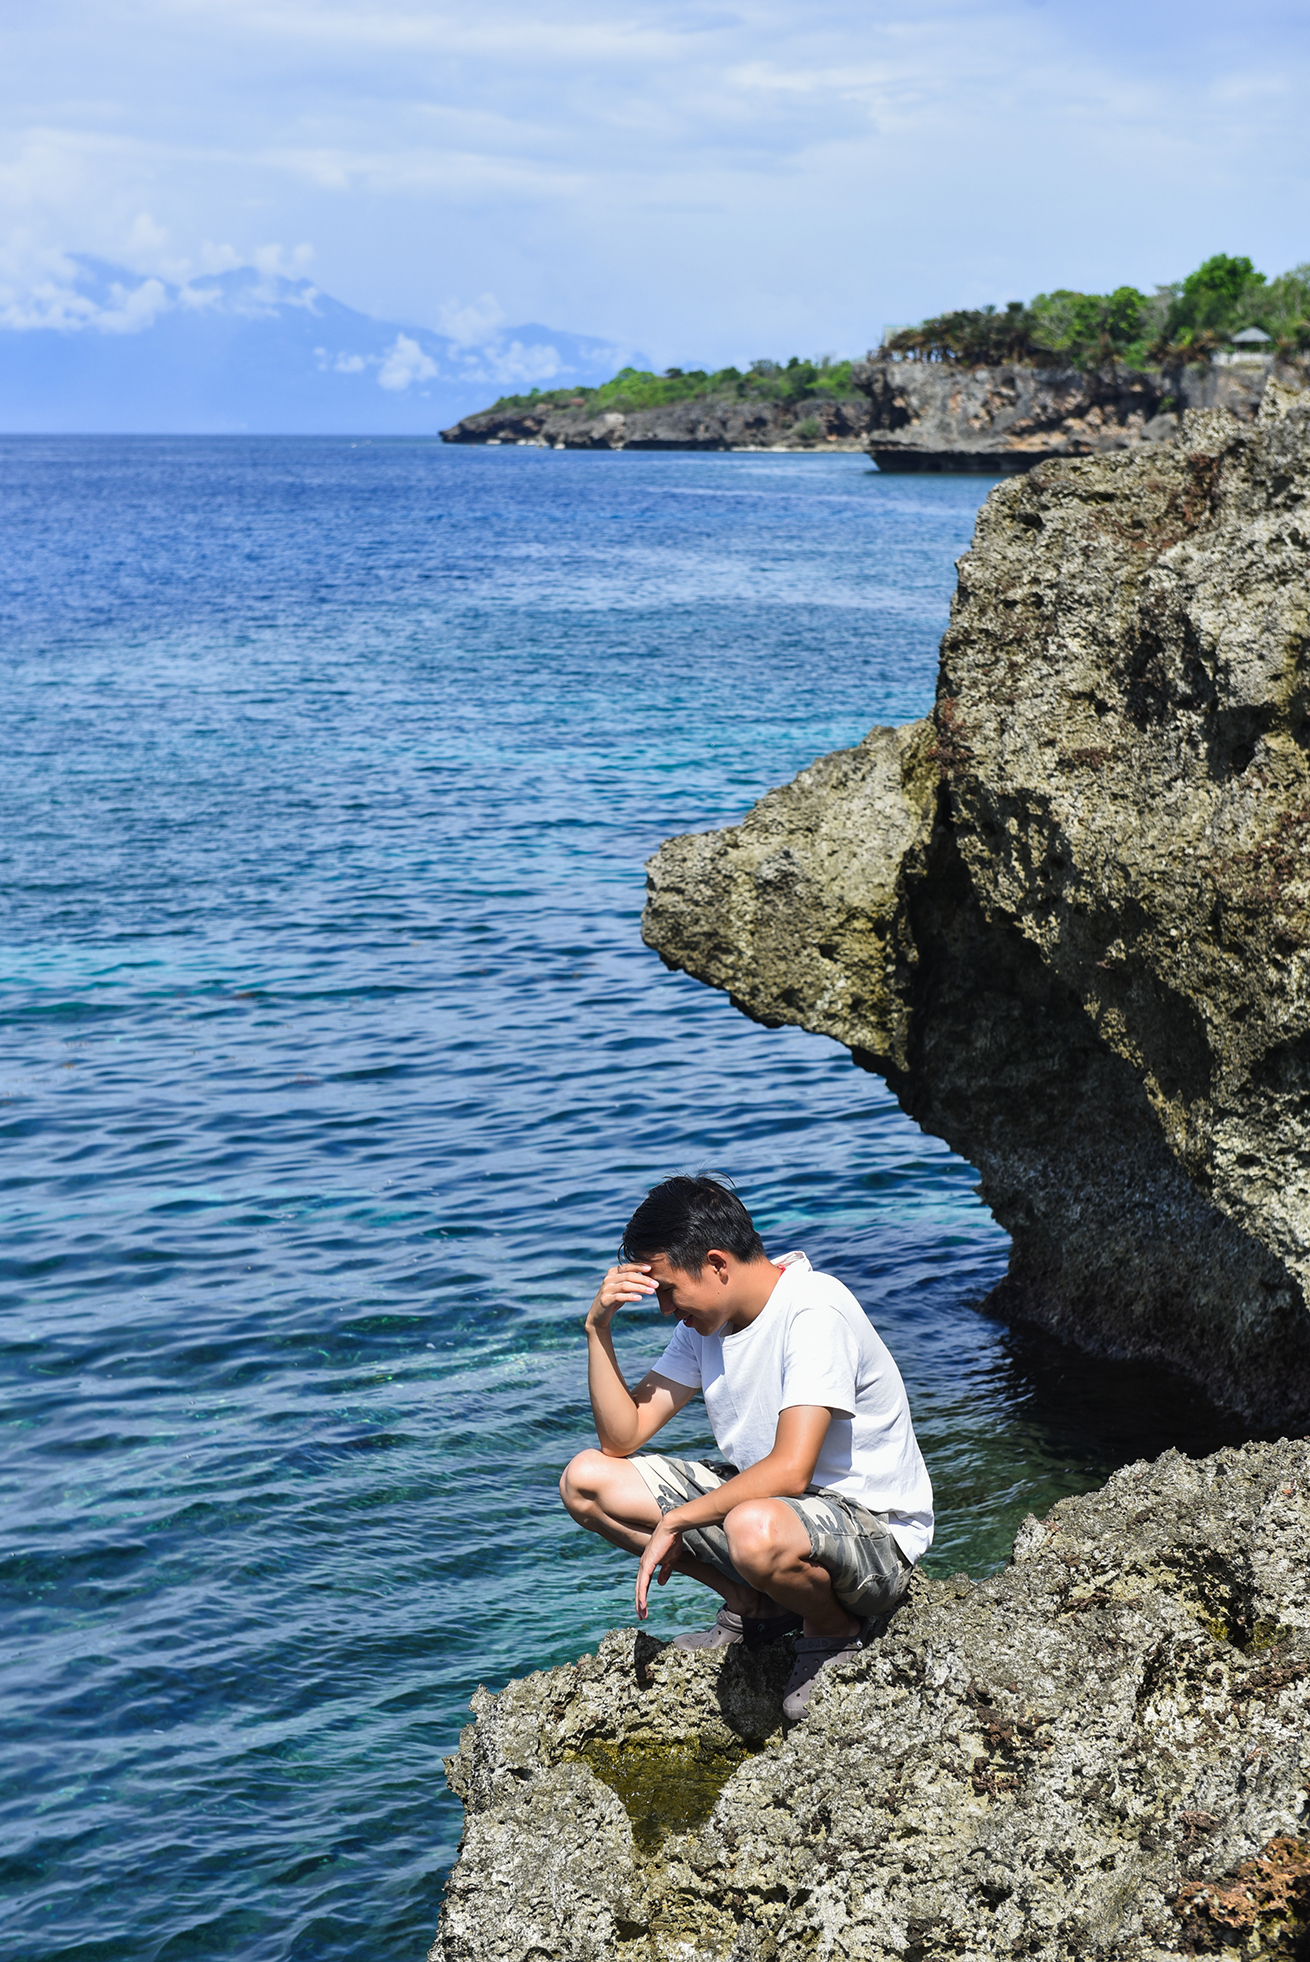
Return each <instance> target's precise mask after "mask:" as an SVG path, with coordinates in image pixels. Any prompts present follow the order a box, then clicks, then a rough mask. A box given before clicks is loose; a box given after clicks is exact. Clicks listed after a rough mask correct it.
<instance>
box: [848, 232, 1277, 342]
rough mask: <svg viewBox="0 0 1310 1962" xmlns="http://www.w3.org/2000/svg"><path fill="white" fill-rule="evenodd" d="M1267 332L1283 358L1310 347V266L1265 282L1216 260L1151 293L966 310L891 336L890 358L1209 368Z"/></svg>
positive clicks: (1051, 297)
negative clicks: (1243, 335)
mask: <svg viewBox="0 0 1310 1962" xmlns="http://www.w3.org/2000/svg"><path fill="white" fill-rule="evenodd" d="M1248 327H1257V328H1259V329H1260V331H1261V332H1262V333H1265V334H1268V335H1269V337H1270V340H1271V341H1272V343H1273V350H1272V351H1276V352H1277V353H1279V354H1283V355H1292V354H1300V353H1303V352H1304V351H1305V350H1306V349H1308V348H1310V265H1302V266H1296V267H1294V268H1293V269H1292V271H1291V272H1287V273H1283V274H1281V275H1280V276H1279V277H1278V278H1277V279H1266V277H1265V275H1264V274H1263V273H1261V272H1257V271H1256V269H1255V267H1254V266H1253V265H1252V263H1251V261H1250V260H1249V259H1246V258H1233V257H1231V256H1230V255H1229V254H1228V253H1226V252H1218V253H1216V254H1215V256H1214V257H1213V258H1211V259H1207V260H1206V262H1205V264H1204V265H1202V266H1198V267H1197V269H1196V271H1195V272H1193V273H1189V274H1188V276H1187V278H1186V279H1181V280H1176V281H1175V282H1174V283H1173V284H1172V285H1169V286H1160V287H1157V288H1156V291H1155V292H1154V293H1153V294H1151V295H1149V296H1148V295H1147V294H1145V293H1142V292H1139V291H1138V289H1137V287H1135V286H1118V287H1116V288H1115V290H1114V292H1113V293H1078V292H1074V291H1072V290H1071V289H1069V288H1067V287H1059V288H1057V289H1056V290H1055V291H1054V292H1051V293H1039V294H1038V295H1037V297H1036V299H1034V300H1031V301H1029V302H1028V303H1027V304H1025V303H1024V301H1022V300H1011V301H1010V303H1009V305H1008V306H1007V307H1005V308H1004V310H1001V309H998V308H996V307H964V308H958V309H956V310H955V311H954V312H951V313H943V314H938V315H937V316H936V317H935V318H934V319H932V320H925V321H922V322H921V323H920V324H919V326H917V327H905V328H902V329H901V330H900V332H898V333H895V334H891V335H889V336H888V339H887V343H886V352H887V353H889V354H899V355H902V356H904V355H908V356H909V357H910V358H911V359H917V360H920V361H958V362H960V363H962V364H965V365H969V366H978V367H995V366H996V365H998V364H999V363H1000V362H1003V361H1022V362H1031V363H1032V364H1033V365H1035V366H1037V367H1047V368H1049V367H1060V366H1071V367H1075V368H1098V367H1104V366H1105V365H1107V364H1108V363H1112V362H1122V363H1123V364H1124V365H1125V366H1126V367H1130V368H1142V367H1160V366H1164V367H1168V366H1171V365H1177V364H1178V363H1180V362H1187V361H1205V360H1208V359H1209V357H1210V356H1211V354H1213V353H1215V352H1216V351H1217V350H1218V349H1220V348H1222V347H1223V346H1224V345H1225V344H1226V343H1228V342H1230V341H1231V340H1232V337H1233V335H1234V334H1237V333H1240V332H1241V331H1242V329H1243V328H1248Z"/></svg>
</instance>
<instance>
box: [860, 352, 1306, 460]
mask: <svg viewBox="0 0 1310 1962" xmlns="http://www.w3.org/2000/svg"><path fill="white" fill-rule="evenodd" d="M1268 372H1269V364H1267V363H1260V362H1257V363H1256V364H1254V365H1253V366H1252V367H1238V368H1231V367H1214V366H1212V365H1210V364H1209V363H1206V364H1204V365H1201V364H1196V365H1193V366H1191V367H1183V368H1179V369H1176V370H1155V371H1145V372H1144V371H1140V370H1137V369H1132V368H1121V367H1119V366H1118V365H1117V364H1116V365H1112V366H1110V367H1107V368H1103V369H1099V370H1098V369H1092V370H1090V371H1083V370H1081V369H1078V368H1034V367H1031V366H1029V365H1027V364H1025V363H1022V362H1013V363H1007V364H1002V365H998V366H996V367H988V368H970V367H967V366H965V365H964V364H963V363H957V362H953V361H952V362H943V361H905V360H900V361H898V360H891V359H888V358H885V357H884V358H883V359H881V360H879V359H872V358H871V359H870V360H868V361H861V362H858V363H857V364H856V365H855V367H854V368H853V369H852V371H851V379H852V381H853V382H854V383H855V385H856V387H857V388H859V389H861V390H862V391H863V392H864V394H865V395H867V396H868V398H869V435H868V449H869V452H870V454H871V455H872V456H873V457H874V458H875V459H876V461H877V464H878V468H879V469H880V470H893V471H896V470H929V471H943V470H945V471H952V470H955V471H990V472H992V473H996V472H1013V471H1021V470H1030V469H1031V468H1032V466H1033V465H1034V464H1035V463H1036V462H1038V461H1039V460H1040V459H1041V458H1042V457H1047V456H1093V455H1096V454H1097V453H1099V452H1101V451H1106V450H1122V449H1138V448H1140V447H1141V446H1142V445H1143V444H1144V443H1145V444H1149V443H1171V442H1173V441H1175V439H1176V437H1177V434H1178V423H1179V416H1180V414H1181V413H1183V412H1184V411H1186V410H1187V409H1199V408H1206V409H1213V408H1224V409H1228V410H1229V411H1230V412H1231V413H1232V414H1234V415H1236V416H1238V417H1239V418H1240V419H1242V420H1245V421H1250V420H1251V419H1252V418H1253V417H1254V415H1255V413H1256V410H1257V409H1258V407H1259V404H1260V399H1261V396H1262V394H1263V392H1264V387H1265V382H1266V379H1267V375H1268Z"/></svg>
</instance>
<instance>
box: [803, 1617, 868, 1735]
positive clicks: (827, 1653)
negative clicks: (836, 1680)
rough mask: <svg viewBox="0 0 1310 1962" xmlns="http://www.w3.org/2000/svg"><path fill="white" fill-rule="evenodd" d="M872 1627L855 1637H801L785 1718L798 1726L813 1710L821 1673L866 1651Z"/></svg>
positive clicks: (861, 1628)
mask: <svg viewBox="0 0 1310 1962" xmlns="http://www.w3.org/2000/svg"><path fill="white" fill-rule="evenodd" d="M868 1626H869V1624H868V1623H867V1622H864V1621H862V1622H861V1623H860V1625H859V1627H858V1628H857V1629H856V1631H855V1633H854V1634H853V1635H801V1636H800V1637H798V1639H797V1642H796V1662H795V1665H794V1667H793V1669H792V1672H791V1674H790V1676H788V1678H787V1687H786V1689H785V1690H784V1691H783V1693H782V1714H783V1716H784V1717H786V1719H787V1721H788V1722H789V1723H793V1724H794V1723H796V1722H797V1721H798V1719H799V1718H801V1717H803V1716H804V1715H805V1712H806V1710H807V1709H808V1708H809V1702H810V1698H811V1696H812V1695H813V1694H814V1685H815V1683H816V1682H817V1681H818V1678H819V1671H820V1670H821V1669H826V1668H827V1667H828V1664H829V1663H830V1662H845V1661H846V1660H847V1659H848V1657H850V1656H853V1655H858V1654H859V1653H860V1651H861V1649H863V1648H864V1647H865V1640H864V1638H865V1634H866V1631H867V1629H868Z"/></svg>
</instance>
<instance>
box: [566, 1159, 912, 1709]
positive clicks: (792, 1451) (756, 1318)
mask: <svg viewBox="0 0 1310 1962" xmlns="http://www.w3.org/2000/svg"><path fill="white" fill-rule="evenodd" d="M619 1257H620V1263H621V1264H620V1265H619V1266H617V1267H611V1268H610V1270H609V1272H608V1273H607V1274H606V1276H605V1278H604V1280H603V1281H602V1282H601V1284H600V1291H599V1293H598V1294H597V1296H596V1299H595V1300H594V1301H593V1302H592V1304H591V1308H590V1310H589V1311H588V1314H587V1387H588V1390H589V1391H590V1393H591V1408H592V1411H593V1413H594V1415H595V1419H596V1434H597V1436H598V1437H599V1439H600V1449H599V1451H582V1452H580V1453H579V1454H578V1456H577V1457H576V1458H574V1459H573V1461H572V1463H571V1464H570V1465H569V1467H568V1469H567V1470H566V1471H565V1473H564V1476H563V1478H562V1479H561V1480H560V1496H561V1498H562V1499H563V1501H564V1504H565V1506H566V1507H567V1509H568V1511H569V1513H570V1514H571V1515H572V1517H573V1518H574V1519H576V1520H577V1522H578V1524H579V1525H580V1526H586V1527H588V1528H590V1530H591V1531H592V1532H594V1533H599V1534H601V1536H602V1537H603V1538H604V1539H607V1540H610V1541H612V1542H613V1544H614V1545H615V1546H620V1547H622V1548H623V1549H624V1550H625V1552H628V1553H633V1554H637V1555H639V1557H640V1565H639V1566H638V1569H637V1615H638V1618H639V1619H640V1620H642V1621H644V1620H645V1618H646V1594H647V1590H648V1589H649V1587H650V1582H651V1576H652V1575H654V1576H655V1577H656V1578H657V1579H658V1580H659V1581H660V1583H661V1585H662V1584H663V1583H664V1582H665V1581H667V1580H668V1578H669V1575H670V1574H672V1573H679V1574H690V1575H691V1576H692V1578H693V1579H694V1580H698V1581H701V1582H703V1583H704V1585H705V1586H706V1587H709V1588H713V1590H714V1592H715V1593H716V1594H718V1595H720V1596H721V1597H722V1599H723V1603H724V1605H723V1607H722V1608H721V1609H720V1610H719V1614H718V1618H717V1620H716V1621H715V1624H714V1626H713V1628H707V1629H703V1630H699V1631H697V1632H696V1633H694V1634H686V1635H679V1636H677V1637H675V1646H676V1647H678V1648H684V1649H700V1648H729V1647H731V1646H732V1645H733V1644H734V1643H737V1642H744V1643H745V1645H746V1646H747V1648H757V1647H760V1646H761V1645H762V1644H763V1643H765V1642H772V1641H776V1640H777V1639H778V1637H779V1636H781V1635H785V1634H788V1633H790V1632H791V1631H792V1630H795V1629H803V1633H802V1634H801V1635H800V1636H799V1637H798V1639H797V1642H796V1666H795V1668H794V1669H793V1671H792V1674H791V1678H790V1681H789V1682H788V1684H787V1690H786V1694H785V1697H784V1701H783V1710H784V1713H785V1714H786V1716H788V1717H789V1718H791V1719H792V1720H793V1721H794V1720H795V1719H796V1718H797V1717H799V1716H801V1715H802V1714H803V1712H804V1710H805V1707H806V1705H807V1704H808V1702H809V1699H810V1694H811V1691H812V1690H813V1687H814V1681H815V1678H816V1677H817V1676H818V1673H819V1671H820V1670H821V1669H823V1668H825V1667H826V1665H827V1664H828V1663H830V1662H837V1661H840V1660H841V1659H842V1658H844V1657H846V1656H850V1655H854V1654H855V1653H856V1652H857V1651H858V1650H859V1649H861V1648H862V1647H863V1646H864V1644H865V1641H866V1639H867V1638H868V1635H869V1632H870V1624H871V1623H872V1622H874V1621H875V1620H876V1619H877V1618H878V1617H879V1616H881V1615H886V1614H887V1613H888V1612H889V1611H890V1610H891V1609H892V1608H894V1607H895V1606H896V1604H897V1602H898V1601H899V1600H900V1598H901V1596H902V1595H903V1594H904V1592H905V1590H906V1588H907V1587H908V1585H909V1580H910V1575H911V1573H912V1571H913V1568H914V1563H915V1561H916V1560H918V1559H920V1558H921V1557H922V1555H923V1554H924V1553H926V1552H927V1550H928V1548H929V1546H930V1545H931V1544H932V1530H933V1517H932V1486H931V1484H930V1482H929V1479H928V1471H927V1467H926V1466H925V1464H924V1462H923V1457H922V1454H921V1453H920V1450H919V1446H918V1443H917V1441H916V1439H915V1435H914V1427H913V1425H912V1424H911V1422H910V1407H909V1404H908V1402H907V1401H906V1396H905V1386H904V1384H903V1383H902V1382H901V1377H900V1371H899V1370H898V1369H897V1367H896V1364H895V1363H894V1362H893V1361H892V1358H891V1356H890V1355H889V1353H888V1351H887V1350H886V1348H885V1347H884V1346H883V1344H882V1342H881V1341H880V1340H879V1338H878V1336H877V1335H876V1334H875V1332H874V1330H873V1327H872V1325H871V1324H870V1322H869V1320H868V1318H867V1317H866V1315H865V1313H864V1310H863V1309H862V1308H861V1307H860V1304H859V1302H858V1301H857V1300H856V1299H855V1296H854V1295H853V1294H851V1293H850V1291H849V1289H847V1288H844V1287H843V1286H842V1284H841V1282H840V1281H837V1280H834V1279H833V1277H832V1276H831V1275H830V1274H816V1273H815V1272H814V1270H813V1268H812V1267H811V1266H810V1263H809V1261H808V1260H807V1259H806V1258H805V1255H804V1254H801V1253H789V1254H787V1255H785V1256H784V1258H783V1259H782V1260H778V1261H773V1260H770V1259H769V1257H768V1255H767V1254H766V1253H765V1251H764V1247H763V1244H762V1242H761V1240H760V1236H759V1234H758V1233H757V1232H756V1231H755V1227H754V1225H753V1224H752V1222H751V1217H750V1214H749V1213H748V1212H747V1211H746V1208H745V1207H744V1206H743V1205H742V1203H741V1201H740V1199H738V1197H737V1195H736V1194H735V1193H734V1192H731V1191H729V1190H728V1188H727V1187H726V1186H724V1185H721V1184H720V1183H719V1182H718V1180H717V1179H710V1178H674V1179H666V1180H665V1182H664V1183H663V1184H662V1185H657V1186H656V1187H655V1188H654V1189H653V1191H651V1192H650V1193H649V1194H648V1195H647V1196H646V1198H645V1199H644V1200H643V1201H642V1203H641V1205H640V1206H638V1208H637V1210H636V1212H635V1213H634V1214H633V1216H632V1218H631V1220H630V1221H629V1222H628V1228H627V1231H626V1233H625V1234H624V1236H623V1245H622V1248H621V1249H620V1256H619ZM651 1294H653V1295H655V1296H656V1297H657V1298H658V1301H659V1306H660V1312H661V1313H662V1314H665V1315H673V1316H676V1317H677V1320H678V1324H679V1326H678V1327H677V1328H676V1329H675V1330H674V1333H673V1339H672V1341H671V1342H670V1343H669V1345H668V1347H667V1348H666V1349H665V1351H664V1354H663V1355H662V1356H661V1357H660V1359H659V1362H658V1364H657V1365H656V1367H655V1368H654V1369H652V1370H649V1371H647V1373H646V1375H645V1376H643V1377H642V1379H641V1381H640V1383H638V1385H637V1387H636V1389H635V1390H629V1388H628V1386H627V1384H626V1383H625V1382H624V1380H623V1374H622V1371H621V1370H620V1369H619V1365H618V1361H617V1359H616V1357H615V1354H614V1340H613V1337H612V1335H611V1333H610V1323H611V1322H612V1321H613V1319H614V1315H615V1311H616V1310H617V1309H619V1308H621V1307H623V1306H624V1305H625V1304H626V1303H630V1302H637V1301H641V1300H642V1299H643V1298H644V1297H645V1296H647V1295H651ZM697 1390H699V1391H700V1392H701V1393H702V1395H703V1396H704V1398H705V1407H706V1410H707V1412H708V1415H709V1420H710V1428H711V1429H712V1430H713V1432H714V1439H715V1442H716V1444H717V1445H718V1448H719V1451H720V1452H721V1453H722V1455H723V1457H724V1458H725V1459H726V1460H727V1462H726V1463H725V1464H716V1465H709V1464H695V1463H692V1462H691V1461H690V1460H688V1459H685V1458H665V1457H659V1456H656V1455H655V1454H654V1453H651V1452H645V1451H643V1450H642V1447H643V1446H644V1445H645V1444H647V1443H648V1442H649V1440H650V1439H651V1438H652V1437H654V1435H655V1433H656V1431H658V1430H659V1429H660V1427H661V1425H663V1424H667V1423H668V1421H669V1419H670V1417H672V1416H673V1415H674V1414H675V1412H677V1411H679V1410H681V1409H682V1407H683V1405H684V1404H686V1403H688V1402H689V1401H690V1399H691V1397H692V1396H693V1395H694V1394H695V1392H696V1391H697ZM638 1454H640V1455H638Z"/></svg>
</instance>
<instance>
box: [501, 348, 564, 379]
mask: <svg viewBox="0 0 1310 1962" xmlns="http://www.w3.org/2000/svg"><path fill="white" fill-rule="evenodd" d="M486 366H487V369H488V372H489V373H490V376H491V379H492V380H493V381H498V382H526V383H527V384H528V386H529V387H530V388H536V387H539V386H540V384H541V383H542V382H547V381H553V380H554V378H555V376H556V375H558V374H559V373H560V371H561V369H562V368H563V366H564V364H563V362H562V361H561V360H560V358H559V353H558V351H557V350H556V349H555V348H553V347H547V346H546V345H545V344H544V343H541V342H535V343H534V344H533V345H532V346H531V347H524V345H523V343H522V341H511V342H510V344H509V346H508V347H506V348H497V349H496V350H495V351H494V353H491V354H489V356H488V358H487V362H486Z"/></svg>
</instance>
